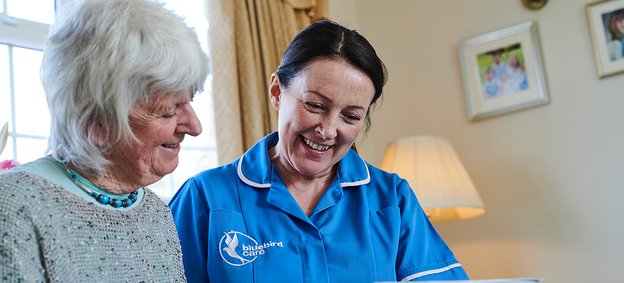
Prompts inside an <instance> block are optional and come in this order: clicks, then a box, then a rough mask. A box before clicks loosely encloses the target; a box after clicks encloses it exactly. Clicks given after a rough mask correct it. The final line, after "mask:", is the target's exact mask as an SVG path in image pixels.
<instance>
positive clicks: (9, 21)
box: [0, 0, 217, 199]
mask: <svg viewBox="0 0 624 283" xmlns="http://www.w3.org/2000/svg"><path fill="white" fill-rule="evenodd" d="M59 2H60V1H59ZM164 2H165V7H167V8H168V9H171V10H174V11H175V12H176V13H177V14H178V15H180V16H182V17H183V18H185V22H186V24H187V25H188V26H190V27H192V28H194V29H195V31H196V32H197V34H198V35H199V39H200V41H201V44H202V47H203V48H204V50H206V51H207V36H206V35H207V28H208V26H207V25H208V21H207V20H206V18H205V16H204V12H203V11H204V9H203V7H204V0H185V1H176V0H167V1H164ZM0 5H1V6H0V126H1V125H2V124H4V122H7V121H8V122H9V132H10V135H9V139H8V142H7V146H6V148H5V150H4V152H2V154H1V155H0V160H5V159H15V160H17V161H19V162H20V163H26V162H30V161H33V160H35V159H37V158H39V157H41V156H42V155H44V154H45V151H46V148H47V137H48V135H49V124H50V118H49V115H48V114H47V113H48V108H47V104H46V99H45V94H44V91H43V88H42V86H41V81H40V78H39V66H40V63H41V58H42V49H43V43H44V41H45V38H46V36H47V33H48V29H49V25H50V24H51V23H52V22H53V21H54V11H55V6H56V5H55V1H54V0H0ZM33 7H36V8H33ZM210 80H211V76H209V77H208V80H207V81H206V84H205V90H204V92H203V93H200V94H198V95H196V96H195V100H194V102H193V107H194V109H195V112H196V113H197V116H198V117H199V119H200V120H201V122H202V126H203V129H204V130H203V132H202V134H201V135H200V136H198V137H191V136H187V137H186V138H185V140H184V142H183V144H182V151H180V163H179V165H178V168H177V169H176V171H175V172H174V173H172V174H170V175H168V176H165V178H163V179H162V180H160V181H159V182H157V183H155V184H153V185H151V186H150V189H152V190H154V191H155V192H156V193H157V194H158V195H160V196H161V197H162V198H163V199H169V198H170V197H171V196H173V194H175V192H176V191H177V189H178V188H179V187H180V186H181V185H182V183H183V182H184V181H185V180H186V179H188V178H189V177H191V176H192V175H194V174H196V173H198V172H199V171H201V170H205V169H207V168H212V167H215V166H216V165H217V152H216V140H215V132H214V123H213V120H214V118H213V110H212V109H213V107H212V99H211V97H210Z"/></svg>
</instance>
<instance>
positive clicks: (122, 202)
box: [63, 163, 139, 208]
mask: <svg viewBox="0 0 624 283" xmlns="http://www.w3.org/2000/svg"><path fill="white" fill-rule="evenodd" d="M63 168H65V173H67V176H68V177H69V179H71V180H72V182H74V184H76V186H78V188H80V189H81V190H83V191H84V192H85V193H87V194H88V195H89V196H91V197H92V198H94V199H95V200H96V201H97V202H99V203H101V204H103V205H110V206H112V207H114V208H120V207H129V206H131V205H132V204H133V203H135V202H136V200H137V196H138V191H139V190H136V191H134V192H131V193H130V194H129V195H128V197H126V198H125V199H118V198H114V197H109V196H107V195H106V194H102V193H98V192H95V191H93V190H91V189H89V188H87V187H88V186H94V187H96V188H98V189H100V190H103V189H101V188H99V187H97V186H95V185H94V184H93V183H91V182H89V180H87V179H86V178H85V177H82V176H81V175H80V174H78V173H76V171H74V170H71V169H69V167H67V164H65V163H63Z"/></svg>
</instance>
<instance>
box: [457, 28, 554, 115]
mask: <svg viewBox="0 0 624 283" xmlns="http://www.w3.org/2000/svg"><path fill="white" fill-rule="evenodd" d="M459 59H460V66H461V73H462V77H463V80H464V92H465V95H466V106H467V108H468V116H469V119H470V120H471V121H475V120H480V119H484V118H489V117H493V116H496V115H500V114H504V113H509V112H513V111H517V110H521V109H526V108H529V107H533V106H537V105H543V104H546V103H548V100H549V99H548V93H547V90H546V89H547V88H546V81H545V80H544V70H543V67H542V55H541V52H540V47H539V37H538V34H537V25H536V24H535V22H525V23H521V24H517V25H514V26H511V27H507V28H504V29H501V30H497V31H494V32H490V33H486V34H483V35H479V36H476V37H472V38H468V39H466V40H463V41H461V42H460V44H459Z"/></svg>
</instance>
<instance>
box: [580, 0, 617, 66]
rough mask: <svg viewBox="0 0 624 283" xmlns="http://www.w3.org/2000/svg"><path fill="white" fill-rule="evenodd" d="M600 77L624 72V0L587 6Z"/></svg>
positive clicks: (586, 10)
mask: <svg viewBox="0 0 624 283" xmlns="http://www.w3.org/2000/svg"><path fill="white" fill-rule="evenodd" d="M585 13H586V14H587V23H588V25H589V34H590V36H591V41H592V46H593V49H594V61H596V68H597V71H598V77H600V78H605V77H608V76H612V75H616V74H621V73H624V0H617V1H598V2H593V3H589V4H587V5H586V6H585Z"/></svg>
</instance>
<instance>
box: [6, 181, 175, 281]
mask: <svg viewBox="0 0 624 283" xmlns="http://www.w3.org/2000/svg"><path fill="white" fill-rule="evenodd" d="M0 281H2V282H186V279H185V278H184V270H183V267H182V259H181V250H180V244H179V241H178V237H177V234H176V230H175V225H174V224H173V220H172V217H171V212H170V211H169V209H168V208H167V206H166V205H165V204H164V203H163V202H162V201H161V200H160V199H159V198H158V197H157V196H156V195H155V194H154V193H153V192H151V191H150V190H147V189H146V190H145V195H144V198H143V200H142V201H141V202H140V203H139V204H137V207H135V208H134V209H132V210H128V211H116V210H112V209H105V208H101V207H97V206H95V205H93V204H90V203H88V202H86V201H85V200H83V199H81V198H79V197H77V196H76V195H74V194H72V193H69V192H67V191H66V190H64V189H63V188H60V187H58V186H57V185H55V184H53V183H51V182H48V181H47V180H46V179H43V178H41V177H39V176H36V175H31V174H29V173H26V172H12V171H9V172H4V173H0Z"/></svg>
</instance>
